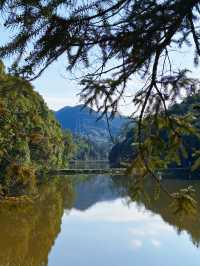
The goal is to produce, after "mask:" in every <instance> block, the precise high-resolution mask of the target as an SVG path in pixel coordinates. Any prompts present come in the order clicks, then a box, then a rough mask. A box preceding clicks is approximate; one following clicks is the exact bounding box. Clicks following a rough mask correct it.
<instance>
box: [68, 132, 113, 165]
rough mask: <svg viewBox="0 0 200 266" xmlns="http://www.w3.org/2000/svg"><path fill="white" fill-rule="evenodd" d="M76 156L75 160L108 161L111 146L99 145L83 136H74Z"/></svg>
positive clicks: (106, 144) (107, 144)
mask: <svg viewBox="0 0 200 266" xmlns="http://www.w3.org/2000/svg"><path fill="white" fill-rule="evenodd" d="M74 144H75V150H74V156H73V159H75V160H83V161H84V160H106V159H108V155H109V151H110V149H111V144H109V143H107V142H106V143H102V142H101V143H98V142H96V141H93V140H91V139H89V138H86V137H83V136H78V135H75V136H74Z"/></svg>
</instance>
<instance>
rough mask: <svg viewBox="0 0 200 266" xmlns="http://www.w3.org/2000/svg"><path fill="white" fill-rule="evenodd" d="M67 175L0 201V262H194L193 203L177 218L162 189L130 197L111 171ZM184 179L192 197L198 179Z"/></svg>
mask: <svg viewBox="0 0 200 266" xmlns="http://www.w3.org/2000/svg"><path fill="white" fill-rule="evenodd" d="M74 179H75V181H73V182H72V181H69V180H68V179H62V180H61V181H54V182H52V183H51V184H50V185H48V186H43V187H41V189H40V190H41V191H40V197H39V198H38V199H37V200H36V202H34V203H30V204H28V205H27V204H26V205H24V204H23V203H22V204H21V205H17V206H13V205H10V204H5V205H3V206H1V208H0V230H1V235H0V266H15V265H16V266H46V265H49V266H133V265H134V266H169V265H175V266H184V265H185V266H197V265H198V266H199V265H200V249H199V248H198V245H199V242H200V212H199V211H198V215H197V217H195V218H190V217H185V219H184V220H183V221H180V219H179V218H178V217H176V216H174V215H173V212H172V211H171V210H170V208H169V202H168V199H167V198H166V197H165V195H161V198H160V200H159V201H156V202H151V203H150V202H147V201H145V200H142V199H141V200H140V202H131V201H130V198H129V196H128V195H127V193H128V192H127V189H125V187H124V186H123V182H121V180H120V182H119V179H118V177H115V178H111V177H108V176H96V177H90V178H89V179H88V180H87V181H78V178H74ZM164 183H165V186H166V187H168V188H169V189H173V190H176V189H178V188H180V187H184V186H185V185H187V182H186V181H177V180H173V181H172V180H165V181H164ZM190 184H191V182H190ZM192 185H193V186H194V187H195V188H196V191H197V200H198V202H199V204H200V182H194V181H193V182H192ZM146 189H147V191H149V192H150V194H151V192H152V191H153V187H152V184H151V183H149V184H147V188H146ZM129 192H130V191H129Z"/></svg>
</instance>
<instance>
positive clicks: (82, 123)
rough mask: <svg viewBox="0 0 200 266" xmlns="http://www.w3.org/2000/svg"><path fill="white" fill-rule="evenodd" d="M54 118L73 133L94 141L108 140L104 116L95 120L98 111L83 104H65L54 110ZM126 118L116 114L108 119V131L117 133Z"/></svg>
mask: <svg viewBox="0 0 200 266" xmlns="http://www.w3.org/2000/svg"><path fill="white" fill-rule="evenodd" d="M55 115H56V118H57V119H58V121H59V122H60V124H61V126H62V128H63V129H70V130H71V131H72V132H73V133H74V134H76V135H80V136H83V137H87V138H89V139H92V140H94V141H96V142H107V141H109V137H110V136H109V131H108V125H107V121H106V118H102V119H100V120H98V121H97V119H98V117H99V113H97V112H96V111H94V110H92V109H90V108H89V107H86V108H84V109H83V105H77V106H73V107H70V106H66V107H64V108H62V109H60V110H59V111H57V112H55ZM127 121H128V120H127V118H125V117H122V116H119V115H118V116H116V117H115V118H114V119H113V120H110V123H109V124H110V131H111V134H112V135H113V136H116V135H117V134H119V132H120V130H121V128H122V127H123V125H124V124H125V123H126V122H127Z"/></svg>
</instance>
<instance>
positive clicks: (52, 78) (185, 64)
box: [0, 20, 199, 115]
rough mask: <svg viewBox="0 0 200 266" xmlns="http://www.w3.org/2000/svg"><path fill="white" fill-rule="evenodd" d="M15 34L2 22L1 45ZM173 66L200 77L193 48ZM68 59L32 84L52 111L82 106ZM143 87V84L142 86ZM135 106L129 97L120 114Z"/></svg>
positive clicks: (130, 88) (133, 87)
mask: <svg viewBox="0 0 200 266" xmlns="http://www.w3.org/2000/svg"><path fill="white" fill-rule="evenodd" d="M12 34H13V32H9V31H7V30H6V29H5V28H4V27H3V25H2V21H1V20H0V36H1V38H0V45H2V44H4V43H5V42H6V41H8V40H9V39H10V38H11V36H12ZM4 63H5V65H6V66H8V65H9V63H10V59H6V60H4ZM172 64H173V65H175V66H176V67H178V68H188V69H192V70H193V73H192V75H193V76H194V77H198V76H199V69H195V68H194V66H193V52H192V50H191V48H188V47H187V48H185V49H183V51H182V52H181V53H174V55H173V56H172ZM66 66H67V59H66V58H65V57H62V58H60V59H59V60H58V61H57V62H55V63H53V64H52V65H51V66H50V67H49V68H48V69H47V70H46V71H45V72H44V73H43V74H42V76H41V77H39V78H38V79H37V80H35V81H33V82H32V84H33V86H34V88H35V90H36V91H38V92H39V93H40V95H42V96H43V98H44V99H45V101H46V103H47V105H48V106H49V108H51V109H52V110H58V109H60V108H62V107H64V106H74V105H77V104H80V102H79V96H78V94H79V93H80V91H81V87H80V85H79V84H78V80H77V79H75V76H74V75H72V74H71V73H70V72H68V71H66ZM139 83H140V82H139V81H138V80H132V81H130V83H129V85H128V88H127V95H129V94H132V93H133V92H134V91H136V89H137V88H136V87H138V85H139ZM140 85H141V84H140ZM133 110H134V106H133V104H132V102H131V99H130V98H129V97H127V98H125V102H122V103H121V105H120V112H121V113H122V114H124V115H129V114H131V113H132V112H133Z"/></svg>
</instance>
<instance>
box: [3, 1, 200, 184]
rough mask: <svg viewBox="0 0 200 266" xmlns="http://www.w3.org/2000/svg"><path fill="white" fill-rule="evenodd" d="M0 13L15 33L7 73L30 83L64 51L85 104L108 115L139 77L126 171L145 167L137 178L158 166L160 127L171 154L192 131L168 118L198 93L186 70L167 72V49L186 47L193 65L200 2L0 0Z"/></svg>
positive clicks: (199, 51)
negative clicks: (133, 156) (134, 147)
mask: <svg viewBox="0 0 200 266" xmlns="http://www.w3.org/2000/svg"><path fill="white" fill-rule="evenodd" d="M0 9H1V12H2V14H3V17H4V18H5V24H4V25H5V27H7V28H10V29H14V31H13V32H14V33H13V39H12V40H11V41H10V42H8V43H6V44H5V45H4V46H3V47H1V48H0V57H1V58H4V57H6V56H10V55H13V56H14V57H15V60H14V61H13V65H12V67H11V71H14V72H15V73H16V72H17V73H18V74H19V75H22V76H23V77H25V78H28V79H31V80H32V79H34V78H37V77H38V76H40V75H41V74H42V72H43V71H44V70H45V69H46V68H47V67H48V66H49V65H50V64H52V63H53V62H54V61H55V60H57V59H58V58H59V57H60V56H61V55H63V54H66V55H67V56H68V63H67V68H68V69H69V70H72V69H73V68H74V67H75V66H77V65H79V64H80V63H83V64H84V66H85V67H87V68H88V73H87V74H86V75H85V76H84V77H82V79H81V81H80V83H81V85H82V86H83V90H82V93H81V96H82V99H84V101H85V103H86V104H88V105H91V106H92V105H94V104H95V105H96V106H97V108H98V110H101V111H104V113H107V111H111V114H112V115H114V114H115V113H116V112H117V109H118V105H119V102H120V100H121V99H122V98H123V96H124V93H125V92H126V89H127V84H128V82H129V80H130V79H132V78H133V77H134V76H135V75H139V76H140V77H141V78H142V80H143V81H144V82H143V84H144V85H143V87H141V88H139V89H138V90H137V92H136V94H135V95H134V96H133V102H134V103H135V105H136V107H137V110H138V111H137V113H136V115H137V121H138V143H139V149H138V150H139V155H138V157H137V161H135V160H134V162H133V164H132V166H134V167H136V166H138V167H139V168H144V169H145V170H144V175H145V174H146V170H147V171H148V172H151V173H152V175H153V170H154V169H155V168H157V167H160V166H162V167H163V162H160V161H159V160H158V157H157V156H156V152H160V147H162V145H161V144H162V143H161V142H159V140H160V138H159V132H160V130H163V128H167V129H168V130H169V133H168V140H169V141H168V143H169V145H168V146H167V148H168V149H169V151H170V149H171V151H172V153H169V154H170V156H172V155H171V154H175V153H177V150H178V149H179V148H180V147H182V144H181V137H180V135H181V134H182V131H184V132H185V131H186V132H187V133H188V134H189V133H190V132H191V130H192V127H191V124H190V121H189V120H190V119H189V117H187V120H186V118H184V119H181V118H178V119H177V118H176V117H171V116H169V114H168V110H167V109H168V106H169V105H170V103H172V102H174V101H175V100H176V99H177V97H179V96H180V94H181V93H182V92H183V91H185V92H186V93H187V94H189V95H190V94H192V93H193V92H195V91H196V90H198V87H199V82H198V81H197V80H195V79H191V78H188V77H187V70H185V69H179V70H177V69H173V65H172V63H171V56H174V55H171V49H177V50H179V49H181V48H182V47H183V46H184V45H191V46H192V49H193V50H194V63H195V64H196V65H198V59H199V56H200V43H199V38H200V31H199V18H200V1H199V0H190V1H185V0H104V1H99V0H88V1H83V0H82V1H81V0H80V1H76V0H48V1H41V0H32V1H31V0H1V1H0ZM94 54H95V55H96V56H94ZM93 62H95V64H94V63H93ZM91 64H92V67H93V68H94V66H96V69H95V71H92V72H91V71H90V66H91ZM38 70H39V71H38ZM147 134H148V135H149V136H150V138H149V139H147V138H145V139H146V142H145V143H142V141H143V139H144V135H147ZM160 141H161V140H160ZM165 148H166V147H165ZM130 169H131V168H130ZM156 180H157V179H156ZM157 181H158V182H159V180H157Z"/></svg>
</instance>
